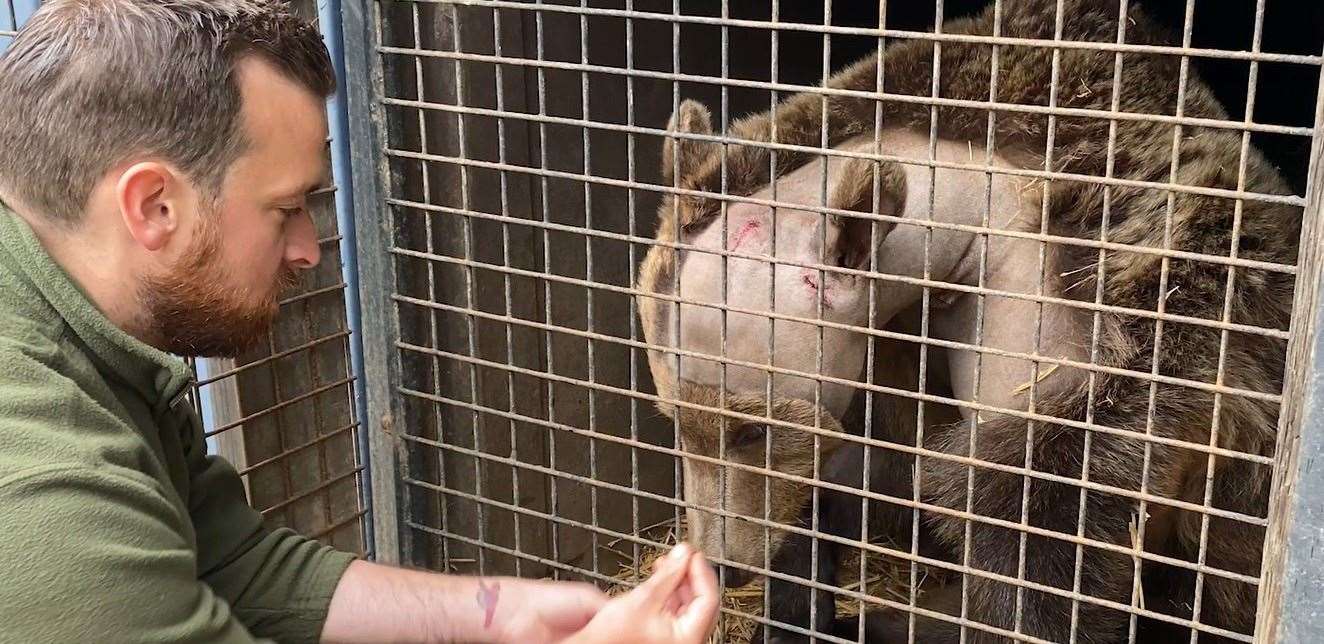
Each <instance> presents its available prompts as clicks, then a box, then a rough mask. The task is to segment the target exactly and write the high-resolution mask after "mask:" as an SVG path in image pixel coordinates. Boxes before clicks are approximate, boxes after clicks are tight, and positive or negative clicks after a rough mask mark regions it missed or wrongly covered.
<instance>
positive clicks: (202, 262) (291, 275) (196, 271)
mask: <svg viewBox="0 0 1324 644" xmlns="http://www.w3.org/2000/svg"><path fill="white" fill-rule="evenodd" d="M215 214H216V213H212V214H211V215H204V222H203V223H202V227H201V228H200V229H199V231H198V234H197V236H196V237H195V239H194V240H193V242H192V243H191V244H190V246H189V248H188V249H187V252H185V253H184V255H183V257H182V258H181V260H180V262H179V263H178V264H176V265H175V266H172V267H171V268H170V270H168V271H167V272H166V273H165V274H164V275H153V276H148V277H147V278H145V279H144V280H143V282H142V285H141V287H140V290H139V299H140V301H141V302H142V304H143V311H144V312H145V314H146V321H147V325H148V335H149V336H150V337H152V338H153V339H154V340H155V342H154V344H156V346H157V348H159V349H161V350H163V351H166V352H168V353H172V354H175V355H179V356H189V357H205V358H235V357H238V356H239V355H241V354H243V353H244V352H246V351H248V350H249V349H252V348H253V347H255V346H256V345H257V343H258V342H259V341H260V340H261V339H262V338H263V336H265V335H266V333H267V331H268V330H269V329H270V328H271V325H272V323H273V322H275V319H276V314H277V312H278V311H279V302H280V295H281V294H282V293H283V292H285V291H286V290H288V289H290V288H292V287H293V286H295V285H296V284H297V283H298V274H297V273H296V272H295V271H294V270H293V269H291V268H289V266H287V265H285V264H284V263H282V264H281V269H280V273H279V274H278V275H277V276H276V279H275V280H273V282H272V284H271V285H270V286H267V287H266V288H264V289H259V288H256V287H255V285H250V286H242V285H239V286H236V285H234V284H233V280H232V279H231V276H230V274H229V271H227V270H226V269H225V267H224V266H223V265H222V263H221V260H220V255H221V253H220V249H221V238H220V233H219V231H218V230H217V228H216V225H215V224H214V223H213V222H214V221H215V219H214V217H215Z"/></svg>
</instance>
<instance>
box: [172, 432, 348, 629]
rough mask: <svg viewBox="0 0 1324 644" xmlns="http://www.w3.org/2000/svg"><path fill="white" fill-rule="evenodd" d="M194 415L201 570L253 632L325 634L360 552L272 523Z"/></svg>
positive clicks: (193, 495)
mask: <svg viewBox="0 0 1324 644" xmlns="http://www.w3.org/2000/svg"><path fill="white" fill-rule="evenodd" d="M190 414H191V411H190ZM190 420H191V421H192V422H191V425H192V427H193V428H194V431H193V432H192V436H191V440H188V442H187V447H186V449H187V458H188V461H189V471H190V477H191V481H190V485H189V489H190V498H189V513H190V515H191V516H192V518H193V524H194V526H195V527H196V529H197V534H198V577H199V578H200V579H202V580H203V581H204V582H206V583H207V584H208V585H209V586H211V588H212V589H213V590H214V591H215V592H216V593H217V594H218V595H220V596H221V597H223V598H225V599H226V600H227V601H228V602H229V603H230V606H231V607H232V609H233V611H234V613H235V615H236V616H237V617H238V619H239V621H240V622H242V623H243V624H244V625H245V626H247V628H248V629H250V630H251V631H252V632H253V634H255V635H257V636H259V637H268V638H272V639H274V640H277V641H279V642H282V643H284V642H291V643H296V644H297V643H307V644H312V643H315V642H317V641H318V639H319V638H320V635H321V632H322V627H323V625H324V623H325V622H326V615H327V609H328V608H329V606H330V603H331V596H332V594H334V592H335V589H336V585H337V584H338V583H339V581H340V578H341V576H343V575H344V572H345V569H346V568H347V567H348V566H349V564H350V562H351V561H353V560H354V556H353V555H351V554H349V553H346V552H341V551H338V550H335V549H333V548H331V547H329V546H326V545H323V544H321V543H319V542H317V541H315V540H313V539H309V538H306V537H304V536H302V535H299V534H297V533H295V532H293V531H291V530H288V529H284V528H275V529H273V528H271V527H268V526H265V525H264V524H263V520H262V515H261V514H259V513H258V512H257V511H256V510H254V509H253V508H252V506H250V505H249V504H248V500H247V498H246V495H245V494H244V488H243V483H242V482H241V481H240V479H239V475H238V473H237V472H235V470H234V468H233V467H232V466H231V465H230V464H229V463H228V462H226V461H225V460H224V459H221V458H218V457H216V456H210V455H207V454H206V442H205V441H204V440H203V437H202V430H201V426H200V423H197V422H196V416H192V418H191V419H190Z"/></svg>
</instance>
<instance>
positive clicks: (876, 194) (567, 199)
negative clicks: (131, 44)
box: [356, 0, 1324, 642]
mask: <svg viewBox="0 0 1324 644" xmlns="http://www.w3.org/2000/svg"><path fill="white" fill-rule="evenodd" d="M888 4H889V3H886V2H883V3H879V5H876V6H872V7H866V6H862V4H851V3H831V2H828V3H824V4H822V5H815V3H779V2H777V1H775V0H774V1H773V2H771V3H770V4H768V5H767V6H763V5H762V4H761V5H760V6H758V7H750V6H743V5H737V4H735V3H726V2H723V3H690V2H685V3H682V2H680V1H679V0H672V1H671V2H667V1H665V0H657V1H649V0H621V1H619V2H612V3H605V2H603V3H592V5H590V4H589V3H587V2H578V3H575V2H555V3H549V2H534V3H525V2H506V1H495V0H492V1H484V0H379V1H377V2H372V3H366V2H365V3H362V7H363V9H364V11H365V13H364V14H363V15H361V16H359V19H361V20H362V21H363V23H364V27H365V29H367V30H370V37H369V39H368V42H369V44H370V45H371V50H370V51H369V52H368V57H367V58H366V59H365V62H367V63H368V64H369V65H370V66H371V67H372V69H373V70H375V72H374V73H375V74H376V75H374V76H369V77H368V78H369V80H370V81H371V82H372V87H371V88H370V92H371V93H370V94H367V95H366V97H365V99H366V100H368V101H369V102H370V105H369V106H368V107H369V108H370V112H371V114H372V116H373V118H374V119H375V121H374V123H375V125H376V126H377V127H378V128H379V130H380V131H378V132H377V136H378V137H380V138H379V139H378V140H377V141H375V142H374V143H373V145H375V146H376V148H375V149H374V150H372V151H371V152H372V153H374V154H375V155H376V156H375V157H374V158H377V159H379V160H380V165H378V166H377V167H374V168H372V169H371V170H369V171H368V176H371V173H373V172H378V179H379V180H380V181H381V186H380V189H381V194H379V195H374V196H373V198H376V199H377V200H378V201H377V202H376V203H374V204H373V205H375V206H377V207H378V208H381V207H382V206H383V205H384V206H385V207H386V219H385V220H384V222H383V224H382V229H383V230H382V231H381V232H380V234H382V235H384V238H383V239H382V240H381V242H382V245H383V247H384V248H385V249H386V250H387V252H388V255H389V257H388V258H387V259H384V260H382V264H381V266H380V267H379V268H378V269H370V270H379V271H380V273H376V274H378V275H381V276H383V278H384V279H385V280H389V281H384V282H383V284H385V285H386V286H387V288H386V292H385V293H384V294H382V295H380V296H379V297H380V299H378V300H377V302H378V303H380V304H381V305H383V307H385V308H389V311H390V312H389V313H384V314H383V317H381V318H379V319H378V320H379V323H380V325H381V326H383V327H384V328H381V329H377V330H375V331H373V332H374V333H378V334H380V335H379V336H378V337H379V338H381V339H384V340H385V341H387V342H389V351H387V353H386V354H385V355H383V356H382V358H381V359H382V364H384V365H388V366H389V369H387V370H386V371H385V372H383V374H384V375H387V376H389V377H388V378H387V379H388V380H389V382H388V383H387V385H386V386H385V388H383V389H382V390H380V393H379V398H378V400H379V403H380V404H379V407H378V409H379V410H381V411H382V412H383V414H384V415H385V416H386V417H384V418H382V419H380V421H381V422H382V425H383V427H384V428H385V429H386V434H385V435H386V436H387V438H386V439H384V440H386V441H387V442H385V443H384V445H385V446H386V447H385V449H387V450H389V452H390V453H391V454H392V455H398V458H399V461H398V463H396V465H397V467H398V468H399V469H398V472H399V477H398V480H397V481H395V482H394V483H395V484H398V487H399V489H398V493H399V502H400V506H399V513H398V515H397V519H398V522H399V527H400V532H399V534H400V537H399V539H400V542H399V554H398V556H399V558H400V559H402V560H404V561H408V562H410V563H413V564H416V565H425V566H428V567H432V568H436V569H444V570H452V571H459V572H475V573H485V574H519V575H524V576H557V577H568V578H583V579H588V580H592V581H595V582H598V583H599V584H601V585H604V586H605V587H608V588H611V589H614V590H620V589H623V588H627V587H629V586H630V585H631V584H633V583H635V582H637V581H638V580H639V579H640V577H641V575H644V574H646V573H647V565H648V562H649V561H650V560H651V557H652V556H655V553H656V551H657V549H658V548H661V547H663V546H665V544H666V543H667V542H669V541H672V540H675V539H679V538H686V537H688V538H689V539H691V540H692V541H694V542H696V543H698V544H699V545H701V546H702V547H703V548H704V550H705V551H706V552H707V554H708V555H709V556H710V557H711V558H712V559H713V560H714V561H716V562H718V563H720V564H721V568H720V576H721V578H722V580H723V582H724V584H725V585H726V586H727V594H728V597H727V601H726V602H725V603H724V606H723V616H722V625H721V626H720V627H719V636H720V637H721V638H722V639H724V640H726V641H747V640H748V639H749V637H750V636H751V634H754V635H757V634H758V633H757V632H756V631H762V632H763V634H765V635H774V634H776V635H779V636H783V637H784V636H788V635H789V636H801V635H804V636H809V635H812V636H813V637H815V638H817V639H818V640H821V641H836V642H850V641H883V640H886V641H893V640H895V641H966V640H968V639H972V640H974V641H1002V640H1004V639H1005V640H1015V641H1030V642H1044V641H1054V642H1056V641H1064V642H1065V641H1133V642H1157V641H1164V642H1166V641H1177V640H1178V639H1179V638H1187V639H1189V641H1192V642H1194V641H1197V640H1201V639H1204V640H1213V639H1217V638H1224V639H1226V640H1230V641H1254V640H1255V638H1256V637H1264V636H1265V635H1264V634H1265V632H1266V630H1265V629H1266V628H1268V627H1266V626H1265V625H1264V624H1263V623H1261V624H1260V625H1259V627H1258V630H1257V624H1256V620H1257V612H1256V602H1257V601H1264V599H1265V598H1266V597H1269V596H1270V595H1271V594H1272V592H1273V591H1272V589H1268V588H1266V587H1265V586H1264V583H1263V579H1264V574H1263V571H1264V570H1265V569H1266V568H1271V567H1272V564H1271V563H1270V564H1266V563H1265V561H1266V557H1267V558H1268V559H1269V560H1271V559H1272V558H1273V557H1274V555H1275V553H1273V552H1272V550H1271V549H1265V548H1264V547H1263V543H1264V539H1265V533H1266V529H1267V528H1270V527H1272V526H1273V525H1274V523H1273V520H1274V519H1273V517H1272V516H1271V511H1270V506H1271V505H1272V504H1273V503H1271V499H1272V498H1273V495H1272V494H1271V492H1273V487H1272V486H1274V485H1279V484H1281V479H1282V476H1283V474H1282V468H1283V465H1282V463H1283V462H1284V461H1285V457H1284V455H1283V450H1281V449H1279V442H1278V441H1279V438H1278V437H1279V436H1280V435H1282V434H1283V433H1284V432H1286V431H1291V430H1292V428H1291V427H1289V426H1288V420H1286V419H1288V418H1290V417H1291V416H1292V414H1291V413H1290V412H1291V410H1292V409H1293V408H1294V407H1295V406H1296V405H1297V404H1298V403H1299V400H1297V399H1296V398H1295V397H1294V395H1293V391H1294V388H1298V387H1300V386H1301V385H1300V381H1301V374H1302V373H1304V368H1305V367H1304V366H1303V365H1308V358H1306V357H1305V356H1306V353H1305V350H1304V349H1303V347H1304V346H1308V345H1303V344H1302V343H1303V342H1308V339H1304V338H1303V337H1302V335H1301V333H1300V332H1298V331H1296V330H1295V329H1296V328H1297V326H1299V325H1296V326H1294V325H1295V324H1296V323H1295V320H1296V319H1298V318H1300V317H1302V315H1301V313H1300V312H1301V311H1306V313H1305V314H1304V317H1307V318H1309V317H1311V313H1310V311H1311V309H1309V308H1302V307H1308V306H1311V305H1312V304H1311V303H1312V302H1313V301H1314V300H1313V297H1312V296H1310V295H1309V294H1310V293H1313V289H1314V287H1315V284H1316V283H1317V279H1316V278H1317V275H1316V273H1317V271H1318V266H1317V265H1316V264H1315V263H1314V262H1315V261H1316V260H1315V259H1314V257H1315V255H1314V251H1312V250H1309V249H1310V248H1311V247H1310V245H1309V243H1308V242H1311V241H1314V232H1313V231H1314V229H1315V227H1316V224H1315V223H1314V222H1315V220H1316V219H1318V212H1317V210H1318V209H1317V206H1318V204H1317V202H1316V200H1317V198H1314V199H1308V198H1307V197H1306V196H1305V195H1310V194H1314V193H1312V191H1311V190H1312V188H1313V189H1314V190H1315V192H1318V185H1317V184H1318V181H1317V180H1316V181H1313V182H1311V181H1308V177H1314V178H1316V179H1317V178H1318V172H1319V170H1318V167H1317V166H1316V167H1315V169H1314V170H1313V172H1314V174H1313V175H1311V174H1308V172H1309V170H1308V168H1307V159H1308V158H1309V154H1310V150H1311V146H1312V145H1313V146H1315V152H1314V154H1315V156H1316V157H1317V156H1318V146H1319V142H1318V141H1317V140H1316V138H1315V136H1314V135H1315V133H1316V131H1317V128H1318V124H1319V118H1320V117H1319V116H1318V114H1319V112H1320V109H1321V108H1320V105H1319V98H1318V87H1319V79H1320V66H1321V63H1322V62H1324V57H1321V56H1320V55H1319V54H1318V52H1319V50H1320V43H1319V41H1318V40H1316V41H1313V42H1312V43H1311V44H1309V45H1307V46H1305V47H1300V46H1297V45H1299V44H1300V43H1299V42H1298V43H1295V44H1294V45H1292V46H1291V47H1289V46H1287V45H1282V44H1280V43H1279V42H1276V41H1273V40H1269V41H1266V38H1265V34H1266V33H1267V31H1266V27H1265V25H1266V21H1267V22H1274V21H1275V20H1276V21H1277V24H1279V25H1281V24H1282V23H1283V22H1284V21H1289V22H1290V21H1291V20H1293V16H1294V15H1295V14H1293V11H1297V9H1294V8H1292V7H1287V6H1283V7H1281V8H1274V7H1268V8H1267V7H1266V3H1265V2H1264V1H1263V0H1259V1H1258V2H1256V1H1251V2H1248V3H1244V6H1241V5H1238V7H1239V8H1236V9H1227V10H1228V11H1233V12H1235V11H1242V12H1243V13H1245V17H1247V18H1249V20H1248V21H1246V22H1245V23H1244V24H1246V25H1247V26H1246V27H1245V28H1244V33H1243V34H1241V36H1239V37H1240V38H1242V40H1238V39H1236V38H1233V39H1231V40H1228V39H1226V38H1225V39H1224V40H1223V41H1221V42H1214V43H1212V44H1210V40H1209V39H1208V38H1205V39H1203V40H1202V39H1201V38H1200V37H1199V35H1198V34H1199V30H1198V29H1197V26H1198V25H1199V24H1202V23H1201V22H1200V21H1210V20H1211V18H1210V17H1207V16H1211V14H1213V12H1214V10H1213V9H1212V8H1207V7H1208V5H1206V4H1201V5H1200V9H1199V10H1197V8H1196V3H1195V2H1194V0H1182V1H1181V2H1176V3H1167V4H1166V5H1164V4H1163V3H1160V2H1147V3H1135V2H1130V3H1128V2H1126V1H1125V0H1123V1H1121V2H1112V1H1111V0H1108V1H1102V0H1093V1H1089V0H1056V1H1054V0H996V1H990V2H965V3H959V2H947V3H944V2H943V0H936V2H935V3H934V4H932V5H930V6H926V7H924V6H920V5H924V4H927V3H891V4H892V5H894V6H892V7H891V8H890V9H889V6H888ZM898 4H901V5H905V6H900V7H898V6H895V5H898ZM1137 4H1140V5H1141V9H1142V10H1143V11H1138V10H1137V9H1136V6H1135V5H1137ZM1151 10H1152V11H1151ZM1275 11H1276V12H1279V13H1277V14H1275V13H1274V12H1275ZM1301 11H1303V12H1304V11H1305V10H1301ZM1119 15H1121V16H1122V18H1121V19H1119V18H1118V16H1119ZM1296 17H1297V18H1301V17H1302V16H1296ZM1164 20H1166V23H1165V24H1164V25H1162V26H1166V27H1167V28H1168V31H1169V32H1170V33H1171V34H1172V36H1171V38H1166V39H1165V38H1164V37H1163V36H1161V35H1160V34H1159V32H1158V31H1156V29H1155V27H1154V24H1155V23H1156V22H1163V21H1164ZM1234 22H1235V21H1234ZM1281 31H1282V30H1281V29H1280V30H1279V32H1281ZM1279 40H1283V39H1282V38H1279ZM1243 41H1244V42H1243ZM871 58H872V59H877V60H882V61H883V63H882V64H868V63H867V61H869V60H870V59H871ZM861 60H863V61H866V63H865V64H863V65H853V64H854V63H856V61H861ZM842 70H845V71H842ZM1137 70H1138V71H1137ZM1229 70H1231V71H1229ZM1284 78H1293V79H1297V80H1301V79H1305V83H1304V84H1301V83H1298V84H1297V85H1296V87H1297V90H1296V91H1293V92H1268V93H1270V94H1271V96H1270V97H1269V98H1267V99H1265V98H1262V96H1263V95H1264V94H1265V93H1266V89H1265V88H1266V86H1269V85H1271V84H1272V83H1275V82H1280V81H1281V80H1282V79H1284ZM1211 83H1212V84H1213V85H1214V89H1211ZM1229 88H1231V89H1229ZM1302 88H1309V91H1300V90H1301V89H1302ZM1215 90H1216V91H1215ZM689 99H697V100H698V101H699V103H701V104H703V105H705V106H706V107H705V108H700V107H697V104H694V103H690V102H689ZM1284 105H1288V106H1289V107H1287V108H1285V107H1283V106H1284ZM1266 106H1267V107H1266ZM1285 110H1286V112H1285ZM1292 110H1296V111H1295V112H1293V111H1292ZM1265 113H1267V114H1270V115H1271V116H1268V117H1263V118H1261V117H1258V116H1257V115H1259V114H1265ZM1284 113H1291V114H1293V115H1294V116H1290V117H1287V118H1284V117H1283V114H1284ZM770 114H771V117H770V116H769V115H770ZM751 115H752V116H751ZM822 115H827V116H826V118H825V119H824V118H823V117H822ZM743 117H751V118H749V119H745V120H742V118H743ZM669 119H671V120H670V121H669ZM824 121H826V123H824ZM1266 159H1267V160H1266ZM356 185H357V184H356ZM1306 213H1308V215H1309V216H1306ZM1303 230H1304V231H1305V232H1302V231H1303ZM1298 239H1300V240H1301V243H1302V244H1303V246H1302V248H1303V251H1302V253H1301V255H1300V257H1298V254H1297V252H1296V248H1297V245H1298ZM364 248H366V247H365V246H360V249H361V252H362V251H363V249H364ZM369 250H371V249H370V248H369ZM364 261H367V259H366V258H364ZM365 293H366V291H365ZM1294 307H1295V308H1294ZM1289 347H1291V351H1290V352H1289ZM1284 387H1286V390H1285V389H1284ZM1280 419H1281V425H1282V427H1283V428H1284V431H1282V432H1280V431H1279V430H1280ZM378 498H381V497H378ZM378 525H379V526H380V525H381V524H380V523H379V524H378ZM379 538H380V536H379ZM765 582H766V584H765ZM751 589H756V590H751ZM860 614H867V615H868V617H866V618H864V619H860V618H856V617H854V616H857V615H860ZM1259 619H1261V620H1264V619H1265V618H1264V617H1260V618H1259ZM765 626H766V627H768V629H767V630H764V629H763V627H765Z"/></svg>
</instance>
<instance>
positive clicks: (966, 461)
mask: <svg viewBox="0 0 1324 644" xmlns="http://www.w3.org/2000/svg"><path fill="white" fill-rule="evenodd" d="M401 348H403V349H406V350H409V351H416V352H419V353H423V354H427V355H438V356H440V357H444V358H448V359H452V360H456V361H458V362H462V363H469V364H476V365H479V366H484V367H489V368H493V369H502V370H505V369H512V370H515V372H516V373H521V374H523V375H527V376H532V377H534V378H541V379H546V380H552V381H556V382H563V383H566V384H572V385H576V386H580V387H584V388H586V389H598V390H600V391H608V392H611V393H616V394H619V395H622V396H637V397H638V398H639V399H641V400H649V401H651V402H662V401H663V400H665V401H666V402H667V404H670V405H675V406H679V407H685V408H687V409H695V410H700V411H704V412H709V413H713V414H717V415H720V416H725V417H728V418H733V419H737V420H741V421H753V422H762V423H765V424H769V425H775V426H778V427H786V428H789V429H795V430H797V431H801V432H804V433H810V434H819V435H828V436H831V437H833V438H834V439H837V440H841V441H844V442H854V443H859V444H861V445H865V446H874V447H882V448H885V449H890V450H894V451H898V452H905V453H910V454H922V455H924V456H926V457H929V458H934V459H938V460H945V461H951V462H953V463H960V464H962V465H971V466H976V467H982V468H985V469H989V470H994V471H999V472H1006V473H1010V474H1016V475H1018V476H1030V477H1035V478H1040V479H1043V480H1045V481H1051V482H1056V483H1064V484H1067V485H1073V486H1080V485H1085V486H1086V487H1089V488H1090V489H1095V490H1098V491H1101V492H1107V493H1109V494H1115V495H1118V496H1125V497H1128V498H1135V499H1137V500H1139V499H1141V498H1149V499H1150V500H1152V501H1154V502H1162V503H1164V504H1167V505H1171V506H1173V507H1176V508H1180V509H1185V510H1190V511H1193V512H1202V513H1209V514H1213V515H1215V516H1220V517H1223V518H1228V519H1234V520H1237V521H1241V522H1243V523H1248V524H1251V525H1258V526H1263V525H1267V524H1268V520H1267V519H1262V518H1259V517H1254V516H1250V515H1246V514H1241V513H1237V512H1232V511H1229V510H1219V509H1217V508H1205V507H1203V506H1200V505H1198V504H1194V503H1189V502H1186V501H1180V500H1177V499H1167V498H1164V497H1155V496H1152V495H1142V494H1140V493H1138V492H1134V491H1131V490H1127V489H1124V488H1117V487H1112V486H1106V485H1102V484H1098V483H1082V482H1081V481H1080V480H1079V479H1073V478H1070V477H1066V476H1061V475H1058V474H1049V473H1047V472H1039V471H1034V470H1026V469H1024V468H1021V467H1016V466H1012V465H1002V464H999V463H994V462H989V461H982V460H979V459H976V458H971V457H967V456H958V455H952V454H945V453H940V452H934V451H932V450H927V449H925V448H922V447H911V446H907V445H901V444H899V443H888V442H884V441H880V440H877V439H872V440H867V441H866V440H865V439H864V438H862V437H859V436H853V435H850V434H839V433H837V432H832V431H829V430H825V429H819V428H814V427H808V426H805V425H799V424H795V423H789V422H786V421H782V420H778V419H775V418H767V417H763V416H757V415H753V414H745V413H740V412H734V411H730V410H727V409H722V408H719V407H710V406H707V405H699V404H695V403H690V402H688V401H683V400H674V399H663V398H661V397H658V396H654V395H652V394H645V393H642V392H633V391H629V390H625V389H620V388H619V387H612V386H609V385H603V384H598V383H586V382H584V381H579V380H574V379H573V378H566V377H564V376H557V375H555V374H547V373H539V372H537V371H532V370H528V369H522V368H518V367H511V366H507V365H502V364H499V363H494V362H491V361H488V360H479V359H474V358H470V357H468V356H463V355H460V354H455V353H450V352H446V351H437V350H430V349H426V348H424V347H415V346H410V345H407V344H403V343H402V344H401ZM874 386H875V387H877V385H874ZM400 391H401V392H408V393H409V394H411V395H423V396H426V395H427V394H425V393H423V392H417V391H413V390H409V389H406V388H404V387H401V388H400ZM925 398H939V397H938V396H933V395H932V394H925ZM969 406H971V407H973V406H974V405H969ZM490 412H491V413H497V411H496V410H490ZM1004 413H1006V412H1004ZM1008 415H1013V416H1031V417H1034V416H1039V414H1029V413H1026V412H1021V413H1019V414H1011V413H1008ZM1032 419H1033V420H1040V419H1038V418H1032ZM1047 421H1048V422H1054V423H1057V424H1063V425H1065V424H1067V423H1066V421H1063V420H1062V419H1060V418H1048V419H1047ZM1040 422H1044V421H1042V420H1041V421H1040ZM1073 424H1074V422H1073ZM1090 429H1091V430H1092V431H1096V432H1100V433H1106V434H1112V433H1118V434H1121V433H1125V434H1128V435H1130V436H1131V437H1134V436H1135V435H1134V433H1133V432H1124V431H1123V430H1116V429H1112V428H1107V427H1101V426H1097V425H1096V426H1093V427H1090ZM1149 440H1152V441H1153V442H1155V443H1176V442H1178V441H1173V440H1172V439H1165V440H1162V441H1160V440H1159V439H1158V437H1154V438H1151V439H1149ZM1189 445H1190V444H1182V445H1181V446H1182V447H1188V448H1189V449H1191V450H1192V451H1211V450H1210V448H1209V447H1208V446H1207V445H1203V444H1200V443H1195V444H1194V446H1189ZM1212 451H1218V452H1226V453H1225V454H1222V453H1220V454H1219V456H1226V457H1228V458H1239V459H1244V460H1247V461H1256V460H1260V459H1263V457H1255V458H1252V455H1248V454H1244V453H1241V452H1233V451H1230V450H1224V449H1218V450H1212ZM692 458H695V459H699V458H700V457H699V456H697V455H696V456H692ZM726 467H733V468H739V467H741V466H739V465H738V464H736V463H727V464H726ZM746 467H748V466H746Z"/></svg>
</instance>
